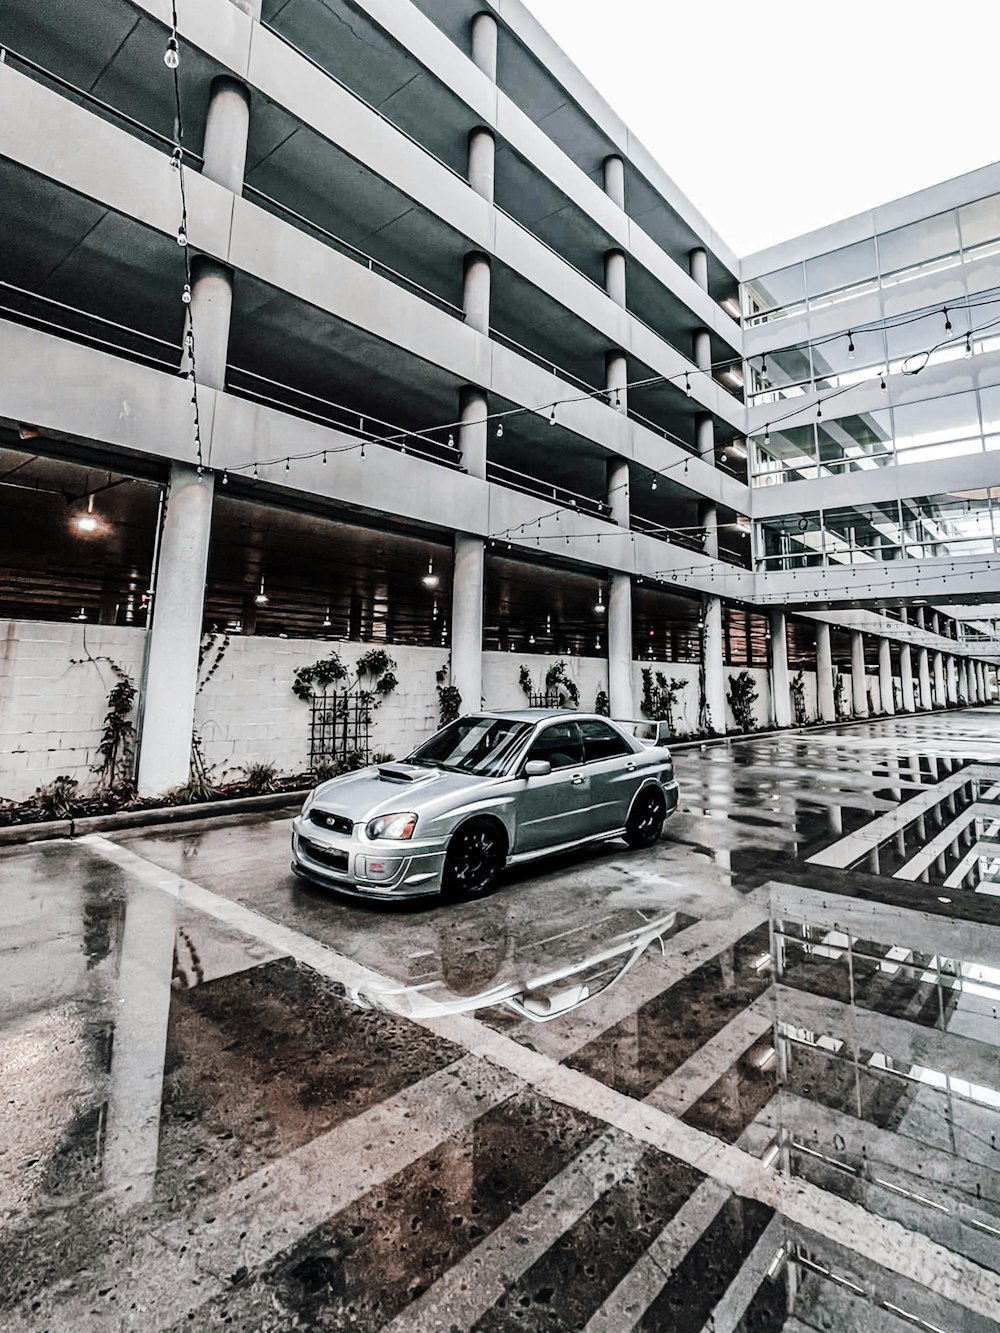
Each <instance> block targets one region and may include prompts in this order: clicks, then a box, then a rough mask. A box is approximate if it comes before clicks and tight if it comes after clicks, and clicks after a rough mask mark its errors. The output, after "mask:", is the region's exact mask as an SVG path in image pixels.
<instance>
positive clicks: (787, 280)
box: [743, 264, 806, 319]
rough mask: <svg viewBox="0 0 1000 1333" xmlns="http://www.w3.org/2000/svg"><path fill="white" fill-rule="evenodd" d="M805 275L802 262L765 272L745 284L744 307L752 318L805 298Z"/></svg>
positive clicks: (799, 301)
mask: <svg viewBox="0 0 1000 1333" xmlns="http://www.w3.org/2000/svg"><path fill="white" fill-rule="evenodd" d="M805 294H806V288H805V277H804V275H803V272H802V265H801V264H792V265H791V266H790V267H789V268H781V269H777V270H776V271H775V272H774V273H765V274H764V275H763V276H762V277H760V278H754V279H753V281H752V282H747V283H745V284H744V286H743V309H744V313H745V314H746V316H747V317H748V318H750V319H752V318H753V317H754V316H755V315H760V314H762V313H766V312H768V311H775V310H782V309H784V308H785V307H786V306H794V305H797V304H800V303H801V302H802V301H804V300H805Z"/></svg>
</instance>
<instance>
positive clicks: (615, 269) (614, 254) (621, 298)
mask: <svg viewBox="0 0 1000 1333" xmlns="http://www.w3.org/2000/svg"><path fill="white" fill-rule="evenodd" d="M604 290H605V291H606V292H607V294H608V295H609V296H610V297H611V299H612V301H614V303H615V304H616V305H620V306H624V305H625V256H624V255H623V254H622V252H621V250H606V251H605V253H604Z"/></svg>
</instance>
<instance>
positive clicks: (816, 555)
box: [761, 512, 823, 569]
mask: <svg viewBox="0 0 1000 1333" xmlns="http://www.w3.org/2000/svg"><path fill="white" fill-rule="evenodd" d="M761 531H762V535H763V553H764V568H766V569H802V568H804V567H806V566H809V565H819V564H822V562H823V532H822V528H821V526H820V516H819V514H818V513H816V512H814V513H811V514H786V515H782V516H781V517H780V518H773V519H768V520H767V521H766V522H765V523H764V524H763V525H762V528H761Z"/></svg>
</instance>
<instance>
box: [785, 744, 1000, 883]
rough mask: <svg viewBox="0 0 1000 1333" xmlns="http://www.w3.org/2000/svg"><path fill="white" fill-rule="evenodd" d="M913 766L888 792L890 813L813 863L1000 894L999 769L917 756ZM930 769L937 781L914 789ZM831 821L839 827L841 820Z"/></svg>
mask: <svg viewBox="0 0 1000 1333" xmlns="http://www.w3.org/2000/svg"><path fill="white" fill-rule="evenodd" d="M909 768H910V769H911V770H912V771H908V767H907V764H906V763H905V762H904V763H902V764H901V765H900V769H899V775H898V778H897V780H898V781H899V782H900V784H901V785H900V786H899V787H893V788H890V789H889V791H888V794H889V795H890V796H891V797H892V799H893V800H894V801H895V802H897V803H896V804H894V805H893V807H892V808H891V809H890V810H888V811H886V812H885V813H884V814H881V815H879V816H878V817H877V818H875V819H873V820H870V821H869V822H868V823H867V824H865V825H864V826H863V827H862V828H860V829H857V830H855V831H854V832H852V833H849V834H848V835H847V836H846V837H841V838H838V839H837V840H836V841H835V842H832V843H831V844H830V845H828V846H827V847H824V848H823V849H822V851H819V852H816V853H815V854H814V855H813V856H810V857H809V861H810V862H811V863H813V864H815V865H821V866H829V867H831V868H834V869H838V870H848V869H859V870H864V871H867V872H869V873H871V874H875V875H887V876H892V877H893V878H894V879H899V880H910V881H918V880H919V881H920V882H921V883H924V884H935V885H939V886H942V887H944V888H947V889H953V890H956V891H963V890H966V891H969V892H974V893H983V894H989V895H992V896H1000V767H998V766H996V765H993V764H981V763H968V764H964V765H959V763H958V762H957V761H949V760H944V759H936V758H934V757H933V756H931V757H928V756H922V757H918V756H914V757H913V758H912V760H911V761H910V765H909ZM925 772H929V774H930V775H931V778H932V781H931V782H930V783H926V782H925V783H923V785H920V786H919V787H916V784H917V782H919V781H920V780H921V778H922V777H924V775H925ZM904 783H905V785H903V784H904ZM914 787H916V791H915V794H913V795H909V796H907V799H905V800H904V799H902V798H903V797H904V795H906V793H907V791H908V790H912V789H913V788H914ZM830 826H831V830H832V831H833V832H840V831H841V828H840V825H839V821H837V820H831V825H830Z"/></svg>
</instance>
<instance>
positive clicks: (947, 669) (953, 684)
mask: <svg viewBox="0 0 1000 1333" xmlns="http://www.w3.org/2000/svg"><path fill="white" fill-rule="evenodd" d="M944 679H945V691H946V696H947V699H948V702H949V703H950V704H957V703H958V671H957V669H956V667H955V657H954V654H953V653H948V655H947V656H946V657H945V659H944Z"/></svg>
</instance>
